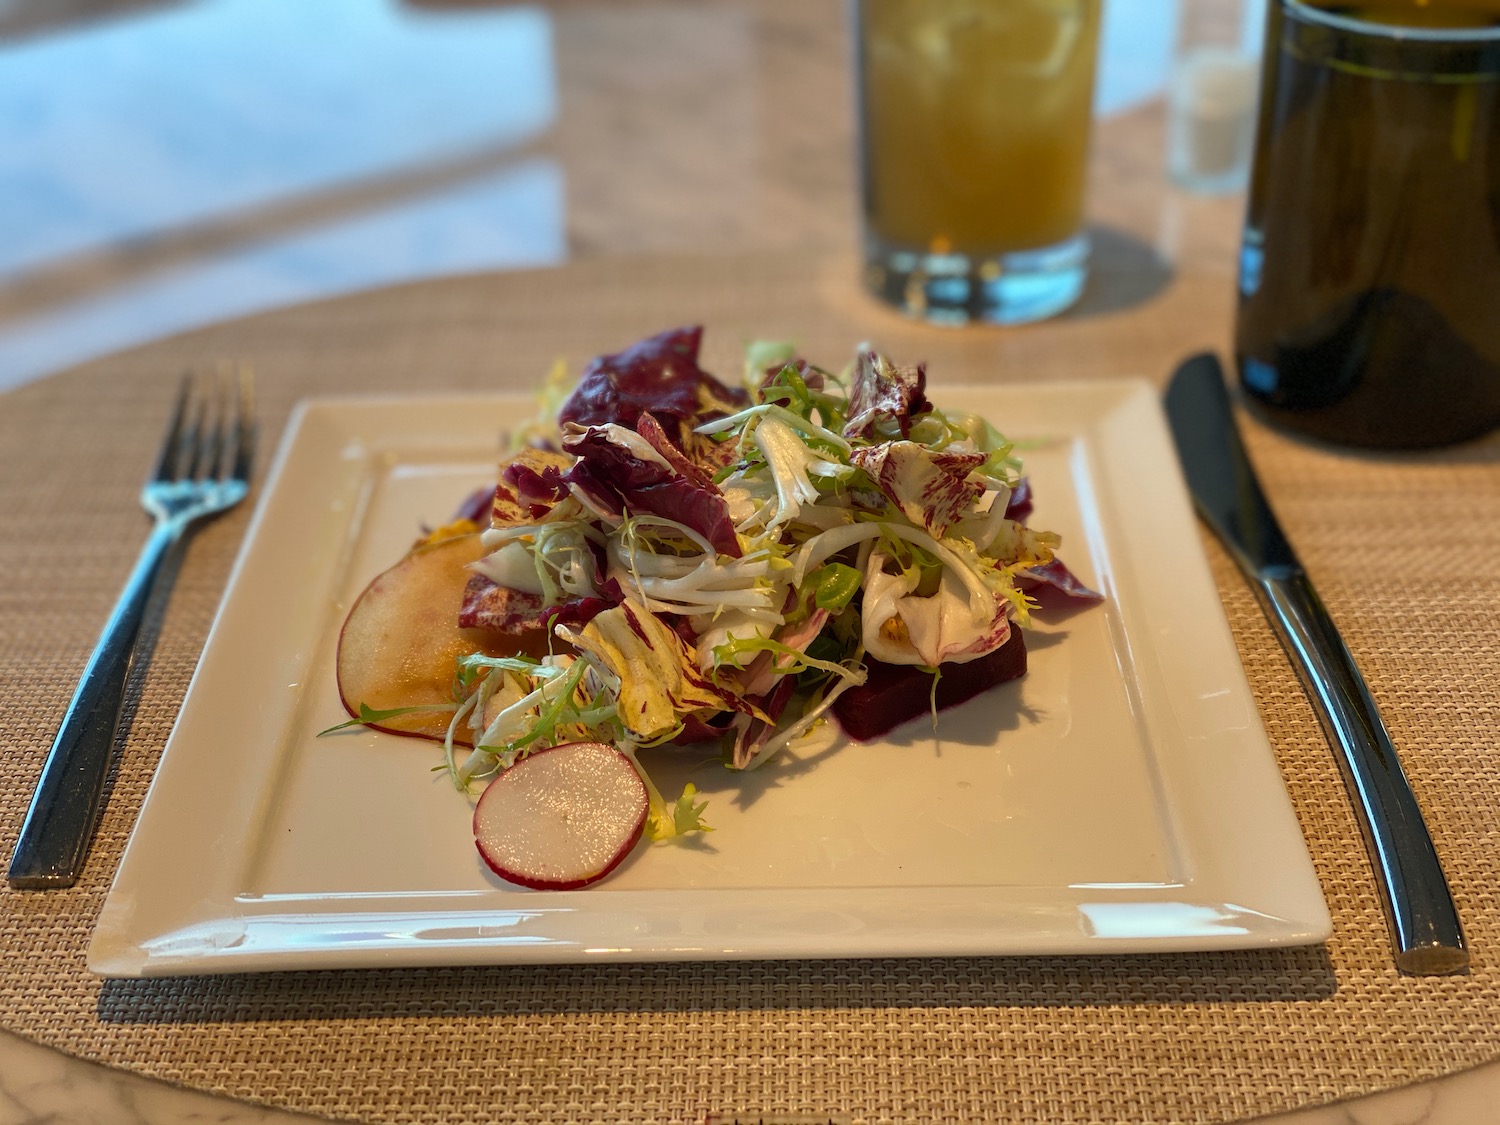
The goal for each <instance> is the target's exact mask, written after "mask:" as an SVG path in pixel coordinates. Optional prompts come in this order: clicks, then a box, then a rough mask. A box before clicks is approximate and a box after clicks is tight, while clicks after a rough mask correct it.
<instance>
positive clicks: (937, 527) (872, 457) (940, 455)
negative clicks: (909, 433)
mask: <svg viewBox="0 0 1500 1125" xmlns="http://www.w3.org/2000/svg"><path fill="white" fill-rule="evenodd" d="M986 459H987V458H986V455H985V454H983V453H952V452H935V451H934V450H931V449H929V448H928V447H927V446H925V445H921V444H919V443H918V442H914V441H888V442H882V443H881V444H880V445H872V446H865V447H861V448H859V449H855V450H854V451H853V452H852V453H850V454H849V460H850V461H851V462H852V463H853V464H855V465H858V466H859V467H860V468H861V469H863V470H864V471H865V474H866V475H867V476H868V477H869V478H870V479H871V480H872V481H874V482H875V484H876V486H877V487H879V489H880V491H881V492H883V493H885V495H886V497H887V498H888V499H889V500H890V501H891V503H892V504H894V505H896V507H897V508H899V509H900V510H901V513H902V514H903V515H905V516H906V518H907V519H909V520H911V522H912V523H914V524H916V525H917V526H918V527H925V528H926V529H927V530H928V531H929V532H931V533H932V535H934V536H936V537H937V538H942V536H943V533H944V532H945V531H947V530H948V527H949V525H951V524H952V523H953V522H954V521H955V520H957V519H959V518H960V517H961V516H962V515H964V513H965V512H966V511H968V510H969V509H970V508H971V507H972V506H973V504H974V503H975V502H976V501H977V500H978V499H979V497H980V496H982V495H983V494H984V485H983V484H981V483H980V482H979V481H977V480H970V479H969V474H970V473H971V472H973V471H974V470H975V469H977V468H979V466H981V465H983V464H984V462H985V460H986Z"/></svg>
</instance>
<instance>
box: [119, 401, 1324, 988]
mask: <svg viewBox="0 0 1500 1125" xmlns="http://www.w3.org/2000/svg"><path fill="white" fill-rule="evenodd" d="M931 397H932V398H933V399H934V400H935V401H936V402H938V403H939V404H940V405H943V406H945V407H947V408H949V409H954V408H963V409H969V410H976V411H978V412H980V413H983V414H984V415H985V416H986V417H988V418H989V419H990V420H991V421H992V422H994V423H995V424H996V425H997V426H999V427H1000V429H1001V430H1002V431H1003V432H1004V433H1006V434H1007V436H1009V437H1011V438H1012V439H1015V440H1017V441H1019V442H1022V443H1024V456H1025V462H1026V471H1027V474H1028V475H1029V476H1030V477H1031V479H1032V482H1033V485H1034V487H1035V492H1036V497H1037V504H1036V514H1035V515H1034V517H1033V518H1032V521H1031V522H1032V523H1033V524H1034V525H1035V526H1038V527H1045V528H1051V529H1053V530H1056V531H1060V532H1061V533H1062V535H1063V550H1062V557H1063V558H1064V559H1065V560H1066V561H1067V562H1068V564H1069V565H1070V566H1071V567H1072V568H1073V569H1074V570H1075V571H1076V572H1077V573H1078V574H1079V575H1080V577H1081V578H1082V579H1083V580H1084V581H1085V582H1088V583H1090V584H1091V585H1093V586H1094V587H1095V588H1096V589H1100V590H1102V591H1103V592H1104V593H1105V594H1106V596H1107V600H1106V601H1105V602H1104V603H1103V604H1095V605H1089V606H1087V607H1084V608H1076V609H1071V608H1070V610H1069V611H1068V612H1067V613H1065V614H1060V615H1056V616H1053V617H1051V618H1048V619H1043V620H1041V621H1040V623H1039V625H1038V627H1037V628H1036V629H1035V630H1034V631H1032V632H1030V633H1029V634H1028V637H1027V639H1028V648H1029V651H1030V670H1029V672H1028V674H1027V675H1026V676H1025V677H1024V678H1023V679H1021V680H1019V681H1015V682H1012V683H1009V684H1003V685H1001V686H999V687H997V688H995V689H993V690H991V691H989V692H986V693H984V694H983V695H981V696H980V697H978V698H976V699H974V700H972V701H970V702H969V703H966V704H964V705H963V706H961V707H958V708H955V709H953V710H950V711H947V712H944V713H943V715H942V717H941V721H940V722H939V724H938V725H937V728H936V731H934V728H933V725H932V722H931V720H930V718H925V717H924V718H923V719H920V720H917V721H914V722H912V723H910V724H908V725H907V726H905V727H902V728H900V729H898V730H897V731H895V732H893V733H892V735H891V736H890V737H888V738H887V739H886V740H885V741H883V742H880V743H878V744H872V745H859V744H847V743H843V742H842V740H840V739H838V737H837V735H836V732H832V731H827V732H825V733H824V734H823V735H822V736H821V739H822V740H821V741H815V740H809V741H807V742H805V743H802V744H799V745H798V746H797V747H795V753H793V754H790V755H788V756H786V757H784V758H782V759H779V760H777V761H776V762H775V763H773V764H772V765H771V766H769V767H767V768H765V769H764V770H762V771H759V772H757V773H755V774H751V775H740V774H734V773H731V772H729V771H727V770H725V769H723V767H722V766H719V765H717V764H716V763H711V762H705V761H704V760H703V758H704V755H703V754H702V753H701V752H699V751H696V750H687V751H684V750H681V749H678V750H667V749H663V750H658V751H650V752H648V753H649V754H652V755H654V757H653V759H650V761H652V762H653V763H656V764H653V765H652V773H653V776H654V777H657V778H658V780H659V781H660V783H661V786H662V789H663V790H664V791H675V790H676V789H677V788H678V787H680V785H681V784H682V783H683V782H684V781H687V780H692V781H694V782H695V783H696V784H697V786H698V788H699V790H700V791H701V792H702V793H703V794H705V795H706V796H707V797H708V798H709V801H710V804H709V807H708V814H707V819H708V821H709V823H710V824H712V825H713V827H714V829H715V831H714V832H713V833H711V834H708V835H705V836H702V837H694V838H690V839H689V840H688V841H687V842H679V843H660V844H655V845H647V844H643V845H641V846H639V847H638V848H637V849H636V851H635V852H634V853H633V854H632V855H631V856H630V857H629V858H628V859H627V860H626V861H625V863H624V864H623V865H622V866H621V867H620V868H619V869H618V870H617V871H616V872H615V873H614V874H613V875H611V876H610V877H609V878H608V879H607V880H605V881H604V882H601V883H599V884H596V885H595V886H594V887H591V888H588V889H585V890H581V891H571V892H550V893H549V892H535V891H528V890H524V889H520V888H516V887H512V886H510V885H508V884H506V883H504V882H503V881H501V880H499V879H498V878H496V877H495V876H494V875H492V874H491V873H490V872H489V871H488V870H487V869H486V868H485V867H484V865H483V863H482V862H481V861H480V859H479V857H478V854H477V853H476V851H475V849H474V845H473V838H472V836H471V834H470V824H469V822H470V809H471V799H470V798H468V797H466V796H465V795H463V794H461V793H459V792H457V791H456V790H455V789H454V788H453V786H452V784H451V782H450V781H449V780H448V778H447V776H446V775H445V774H444V773H443V772H442V771H440V770H436V771H435V770H434V767H435V766H437V765H439V764H440V762H441V748H440V747H438V746H436V745H435V744H433V743H428V742H422V741H418V740H414V739H405V738H398V737H395V736H392V735H385V734H379V733H376V732H371V731H366V730H357V731H354V732H352V733H348V734H340V735H337V736H332V737H324V738H319V737H317V736H316V733H317V732H318V731H319V730H322V729H323V728H325V727H328V726H330V725H332V724H334V723H336V722H339V721H340V720H341V719H342V718H343V717H344V715H343V710H342V708H341V706H340V704H339V700H338V692H337V689H336V685H335V683H334V679H333V666H334V650H335V644H336V641H337V636H338V631H339V626H340V623H341V622H342V620H343V617H344V613H345V611H346V609H347V607H348V606H349V605H350V604H351V602H352V601H353V599H354V598H355V597H356V596H357V595H358V593H359V592H360V590H361V589H362V588H363V587H364V585H365V584H366V583H367V582H368V581H369V580H370V578H372V577H373V576H374V575H375V574H376V573H377V572H379V571H381V570H383V569H385V568H386V567H387V566H389V565H391V564H392V563H394V562H395V561H396V560H397V559H398V558H399V557H400V556H401V554H402V553H403V552H404V550H405V549H406V547H407V546H408V545H409V544H410V543H411V541H412V540H413V539H414V538H415V537H416V536H417V535H418V534H419V533H420V530H421V528H422V526H423V525H424V524H426V525H431V524H435V523H439V522H442V521H444V520H446V519H447V518H448V516H449V514H450V513H451V512H452V510H453V509H454V508H455V507H456V505H457V503H458V502H459V500H460V499H462V498H463V497H464V496H465V495H466V494H468V493H469V492H470V491H471V490H472V489H473V488H475V487H478V486H482V485H484V484H485V483H487V482H489V481H491V480H492V479H493V474H494V471H495V469H494V466H495V460H496V457H497V452H498V449H499V440H500V434H501V431H502V430H503V429H504V427H505V426H506V425H507V424H510V423H512V422H514V421H515V420H516V419H517V418H518V417H519V416H522V415H521V412H524V413H525V414H526V415H529V414H530V413H531V411H532V409H533V407H532V404H531V403H530V402H529V401H526V400H522V399H520V398H516V397H497V396H491V397H466V398H457V397H454V398H422V399H349V400H342V401H340V400H324V401H316V402H308V403H304V404H303V405H302V406H301V407H300V408H299V410H298V412H297V414H296V417H295V418H294V419H293V423H292V425H291V427H290V428H289V431H288V434H287V437H286V439H285V441H284V443H283V445H282V449H281V452H280V454H279V456H278V459H277V463H276V465H275V467H274V469H273V471H272V474H271V478H270V480H269V482H268V484H267V486H266V489H265V494H264V497H263V499H262V501H261V504H260V507H259V510H258V512H257V514H256V516H255V519H254V522H253V524H252V526H251V528H250V531H249V534H248V536H247V539H246V543H245V547H244V550H243V552H242V554H241V556H240V559H239V561H238V563H237V565H236V567H235V571H234V574H233V576H232V578H231V580H230V584H229V589H228V591H227V593H226V595H225V598H224V603H223V606H222V608H221V610H220V613H219V617H218V619H217V621H216V622H215V625H214V628H213V631H212V634H211V635H210V638H209V641H208V646H207V648H206V650H205V652H204V655H203V660H202V663H201V664H200V665H199V668H198V671H197V674H196V676H195V677H194V679H193V682H192V685H191V687H190V689H189V691H188V695H187V699H186V701H185V702H184V704H183V709H182V715H181V717H180V718H179V720H178V723H177V726H176V728H175V729H174V730H173V733H172V736H171V739H170V741H169V742H168V745H167V748H166V751H165V755H164V757H163V758H162V761H161V766H160V769H159V771H158V773H157V776H156V778H155V781H154V782H153V784H152V787H151V790H150V792H149V794H148V796H147V799H146V802H145V806H144V807H143V809H142V810H141V815H140V820H139V822H138V824H137V825H136V828H135V831H134V833H133V834H132V837H131V840H130V843H129V845H128V847H127V849H126V851H125V855H124V858H123V860H122V861H121V864H120V869H119V872H118V873H117V876H116V878H115V882H114V886H113V888H112V889H111V891H110V893H109V897H108V899H107V900H106V902H105V904H104V909H103V911H102V913H101V915H100V917H99V921H98V925H97V927H96V929H95V932H94V937H93V942H92V944H91V946H90V949H89V966H90V968H91V969H92V970H93V971H94V972H96V973H100V974H102V975H105V976H152V975H173V974H187V973H205V972H249V971H260V970H268V969H308V968H350V967H374V966H415V965H459V964H462V965H473V964H493V963H516V962H556V961H586V960H666V959H678V960H687V959H708V958H753V957H866V956H947V955H989V954H1081V953H1126V952H1146V951H1186V950H1209V949H1230V948H1245V947H1265V946H1277V945H1296V944H1310V943H1314V942H1318V941H1322V940H1324V939H1325V938H1326V937H1327V936H1328V934H1329V932H1330V922H1329V916H1328V912H1327V908H1326V907H1325V905H1324V902H1323V897H1322V894H1321V891H1320V890H1319V887H1318V883H1317V879H1316V877H1315V875H1314V872H1313V869H1312V864H1311V862H1310V860H1309V858H1308V854H1307V850H1306V846H1305V844H1304V843H1303V839H1302V835H1301V832H1300V830H1299V828H1298V825H1297V821H1296V819H1295V816H1294V814H1293V812H1292V808H1291V804H1290V802H1289V800H1288V798H1287V794H1286V790H1285V788H1284V786H1283V783H1282V780H1281V777H1280V775H1279V773H1278V771H1277V768H1276V764H1275V761H1274V758H1273V756H1272V753H1271V749H1270V746H1269V744H1268V743H1267V740H1266V736H1265V732H1264V729H1263V727H1262V725H1261V722H1260V718H1259V715H1258V714H1257V712H1256V708H1255V704H1254V701H1253V699H1252V697H1251V695H1250V691H1249V688H1248V686H1247V684H1246V681H1245V677H1244V673H1243V670H1242V668H1241V666H1240V663H1239V658H1238V655H1237V653H1236V650H1235V647H1234V643H1233V640H1232V638H1231V636H1230V633H1229V630H1228V627H1227V624H1226V622H1225V618H1224V613H1223V609H1222V607H1221V605H1220V602H1219V598H1218V593H1217V591H1216V589H1215V588H1214V585H1213V581H1212V578H1211V576H1210V574H1209V571H1208V567H1207V564H1206V561H1205V559H1204V556H1203V552H1202V549H1201V545H1200V541H1199V538H1198V535H1197V531H1196V529H1195V526H1194V523H1193V517H1192V513H1191V510H1190V508H1189V505H1188V501H1187V497H1186V493H1185V491H1184V488H1183V484H1182V480H1181V476H1180V473H1179V470H1178V467H1177V463H1176V459H1175V457H1174V455H1173V452H1172V449H1171V446H1170V442H1169V439H1168V437H1167V433H1166V429H1165V425H1164V422H1163V420H1162V417H1161V413H1160V410H1159V407H1158V405H1157V401H1156V396H1155V393H1154V392H1153V390H1152V389H1151V387H1150V386H1149V385H1147V384H1146V383H1144V382H1141V381H1138V380H1121V381H1111V382H1102V383H1090V384H1083V383H1076V384H1068V385H1060V386H1042V387H1010V388H1003V389H1001V388H973V387H970V388H952V389H950V390H949V391H948V392H947V393H946V394H945V393H944V392H943V391H942V390H941V389H937V388H935V389H933V390H932V392H931Z"/></svg>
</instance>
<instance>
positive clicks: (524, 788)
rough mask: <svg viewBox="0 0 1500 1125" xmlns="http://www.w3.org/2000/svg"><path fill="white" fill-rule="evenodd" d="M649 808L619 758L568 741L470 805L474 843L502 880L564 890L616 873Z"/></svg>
mask: <svg viewBox="0 0 1500 1125" xmlns="http://www.w3.org/2000/svg"><path fill="white" fill-rule="evenodd" d="M650 805H651V801H650V798H649V797H648V796H647V795H646V786H645V783H644V782H642V781H641V776H640V774H639V773H637V772H636V768H635V765H634V763H632V762H631V760H630V759H629V758H627V757H626V756H625V755H624V754H622V753H620V751H618V750H616V749H615V748H614V747H613V746H606V745H605V744H604V743H602V742H569V743H565V744H563V745H561V746H552V747H549V748H548V749H545V750H538V751H536V752H535V753H533V754H531V755H530V756H528V757H525V758H522V759H521V760H520V761H519V762H517V763H516V764H515V765H513V766H511V767H510V769H508V770H506V771H505V772H504V773H502V774H501V775H500V776H499V777H497V778H495V780H494V781H492V782H490V784H489V786H488V787H487V788H486V789H485V791H484V792H483V793H482V794H480V797H479V803H478V804H477V805H476V806H475V807H474V842H475V844H476V845H478V847H479V854H480V856H482V857H483V859H484V862H485V863H487V864H489V866H490V868H491V869H492V870H493V871H494V872H495V874H497V875H499V876H500V877H501V878H504V879H508V880H509V881H510V882H512V883H520V884H521V885H522V886H523V887H534V888H536V889H537V890H568V889H570V888H573V887H582V886H586V885H587V884H589V883H592V882H594V881H595V880H596V879H602V878H603V877H604V876H606V875H608V874H609V873H610V872H611V871H613V870H614V869H615V866H616V865H617V864H618V863H619V862H620V861H621V860H622V859H624V858H625V856H626V855H627V854H628V853H629V852H630V849H631V848H633V847H634V846H635V843H636V841H637V840H639V839H640V838H641V831H642V830H643V829H644V828H645V825H646V812H647V810H648V809H649V808H650Z"/></svg>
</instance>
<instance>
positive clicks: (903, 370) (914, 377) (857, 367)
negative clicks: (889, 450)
mask: <svg viewBox="0 0 1500 1125" xmlns="http://www.w3.org/2000/svg"><path fill="white" fill-rule="evenodd" d="M926 391H927V369H926V368H925V367H924V366H923V365H922V364H918V365H917V366H916V367H897V366H896V365H895V364H893V363H892V362H891V361H890V360H888V359H886V358H885V357H884V356H882V355H879V354H877V353H876V352H873V351H871V350H869V349H868V348H864V349H861V350H860V353H859V355H858V356H857V357H856V359H855V362H854V376H853V381H852V384H851V385H850V387H849V411H848V414H847V416H846V419H845V422H844V436H845V437H846V438H849V439H850V440H856V439H863V440H866V441H868V440H870V439H871V438H872V437H873V436H874V435H875V434H876V432H877V430H879V429H883V430H886V431H887V432H889V427H890V426H891V425H892V424H894V426H895V427H896V429H897V430H899V431H900V433H901V436H902V437H909V436H910V435H911V421H912V416H913V415H916V414H921V413H923V412H925V411H927V410H930V409H932V405H931V403H929V402H928V401H927V394H926ZM882 423H884V425H882Z"/></svg>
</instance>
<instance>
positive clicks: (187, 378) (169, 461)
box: [150, 373, 193, 481]
mask: <svg viewBox="0 0 1500 1125" xmlns="http://www.w3.org/2000/svg"><path fill="white" fill-rule="evenodd" d="M192 378H193V377H192V375H190V374H188V373H184V374H183V376H182V381H181V383H180V384H179V385H178V388H177V402H176V404H175V405H174V406H173V407H172V421H171V422H170V423H169V424H168V425H167V435H166V437H164V438H163V439H162V443H161V450H160V451H159V452H158V453H157V455H156V465H155V466H154V467H153V468H152V470H151V478H150V479H151V480H156V481H169V480H174V479H176V477H177V473H178V471H179V467H180V463H181V460H182V449H183V438H184V433H183V428H182V423H183V420H184V419H185V418H186V417H187V407H188V398H189V396H190V395H191V393H192Z"/></svg>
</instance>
